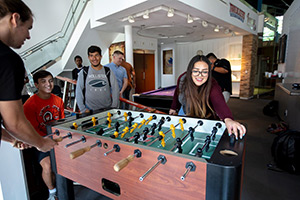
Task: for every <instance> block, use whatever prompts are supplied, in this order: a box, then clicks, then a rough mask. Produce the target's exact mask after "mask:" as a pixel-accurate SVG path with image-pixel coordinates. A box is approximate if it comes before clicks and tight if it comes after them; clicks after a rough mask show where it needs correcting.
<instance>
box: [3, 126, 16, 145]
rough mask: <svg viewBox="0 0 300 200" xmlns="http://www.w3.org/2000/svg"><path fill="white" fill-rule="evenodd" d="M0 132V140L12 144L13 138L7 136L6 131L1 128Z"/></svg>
mask: <svg viewBox="0 0 300 200" xmlns="http://www.w3.org/2000/svg"><path fill="white" fill-rule="evenodd" d="M1 131H2V137H1V140H3V141H5V142H9V143H14V141H15V140H16V139H15V138H14V137H13V136H11V135H9V133H7V132H6V130H5V129H3V128H2V127H1Z"/></svg>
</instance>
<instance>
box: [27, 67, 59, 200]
mask: <svg viewBox="0 0 300 200" xmlns="http://www.w3.org/2000/svg"><path fill="white" fill-rule="evenodd" d="M33 80H34V84H35V87H36V88H37V89H38V92H37V93H36V94H34V95H33V96H32V97H30V98H29V99H28V100H27V101H26V103H25V104H24V106H23V108H24V113H25V116H26V118H27V119H28V121H29V122H30V123H31V124H32V126H33V127H34V129H35V130H36V131H37V132H38V133H39V134H40V135H41V136H46V135H47V131H46V125H47V123H49V122H52V121H54V120H59V119H62V118H64V117H65V114H64V103H63V101H62V99H61V98H60V97H58V96H55V95H54V94H52V93H51V92H52V90H53V88H54V84H53V76H52V74H51V73H50V72H48V71H45V70H41V71H38V72H37V73H35V74H34V75H33ZM36 155H37V159H38V162H39V163H40V165H41V166H42V178H43V180H44V182H45V184H46V186H47V187H48V189H49V198H48V200H54V199H55V198H56V188H55V184H54V181H53V178H54V176H53V173H52V169H51V163H50V152H49V151H48V152H46V153H44V152H41V151H38V150H36Z"/></svg>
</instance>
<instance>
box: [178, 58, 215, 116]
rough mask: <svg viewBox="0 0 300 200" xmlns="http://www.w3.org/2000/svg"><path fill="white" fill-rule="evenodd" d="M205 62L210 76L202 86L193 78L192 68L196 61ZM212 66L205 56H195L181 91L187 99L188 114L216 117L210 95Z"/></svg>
mask: <svg viewBox="0 0 300 200" xmlns="http://www.w3.org/2000/svg"><path fill="white" fill-rule="evenodd" d="M199 61H202V62H205V63H206V64H207V65H208V72H209V73H208V78H207V81H206V82H205V83H203V84H202V85H201V86H197V85H196V84H195V83H194V81H193V79H192V70H193V68H194V65H195V63H196V62H199ZM211 81H212V78H211V67H210V62H209V60H208V59H207V58H206V57H205V56H200V55H196V56H194V57H193V58H192V59H191V61H190V63H189V65H188V68H187V71H186V76H185V78H184V80H183V84H182V87H181V91H180V92H183V93H184V96H185V99H186V110H185V113H186V115H187V116H191V117H200V118H215V112H214V110H213V109H212V107H211V105H210V102H209V95H210V90H211V84H212V83H211Z"/></svg>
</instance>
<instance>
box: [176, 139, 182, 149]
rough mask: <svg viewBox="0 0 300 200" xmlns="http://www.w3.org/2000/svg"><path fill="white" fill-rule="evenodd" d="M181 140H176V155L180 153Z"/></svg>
mask: <svg viewBox="0 0 300 200" xmlns="http://www.w3.org/2000/svg"><path fill="white" fill-rule="evenodd" d="M181 145H182V140H181V139H180V138H176V148H177V149H178V153H182V146H181Z"/></svg>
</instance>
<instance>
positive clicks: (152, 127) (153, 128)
mask: <svg viewBox="0 0 300 200" xmlns="http://www.w3.org/2000/svg"><path fill="white" fill-rule="evenodd" d="M156 127H157V125H156V123H153V124H152V126H151V128H150V132H151V133H150V135H154V133H155V129H156Z"/></svg>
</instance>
